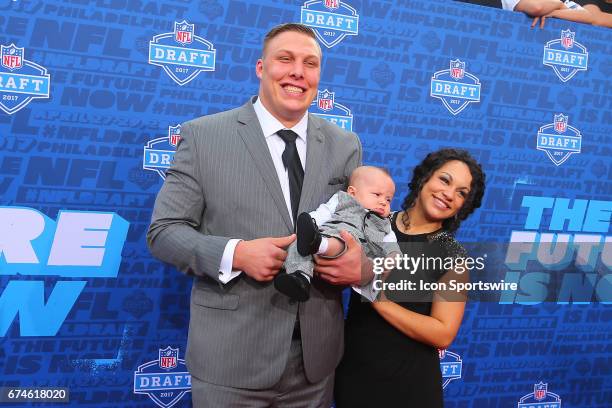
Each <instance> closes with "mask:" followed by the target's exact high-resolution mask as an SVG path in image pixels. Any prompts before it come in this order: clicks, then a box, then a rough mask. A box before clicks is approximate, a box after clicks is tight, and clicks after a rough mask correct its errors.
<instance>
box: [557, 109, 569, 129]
mask: <svg viewBox="0 0 612 408" xmlns="http://www.w3.org/2000/svg"><path fill="white" fill-rule="evenodd" d="M567 118H568V117H567V116H565V115H564V114H562V113H561V114H559V115H555V131H556V132H557V133H565V131H566V130H567Z"/></svg>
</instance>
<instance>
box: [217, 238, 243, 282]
mask: <svg viewBox="0 0 612 408" xmlns="http://www.w3.org/2000/svg"><path fill="white" fill-rule="evenodd" d="M240 241H242V240H241V239H230V240H229V241H227V244H225V249H224V250H223V256H222V257H221V265H219V281H221V283H223V284H225V283H227V282H229V281H231V280H232V279H234V278H235V277H236V276H238V275H240V274H241V273H242V271H233V270H232V264H233V263H234V251H235V250H236V245H238V243H239V242H240Z"/></svg>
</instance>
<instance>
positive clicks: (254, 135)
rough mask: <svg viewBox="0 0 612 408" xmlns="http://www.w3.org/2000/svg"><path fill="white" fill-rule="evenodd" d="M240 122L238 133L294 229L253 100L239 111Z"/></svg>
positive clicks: (290, 228)
mask: <svg viewBox="0 0 612 408" xmlns="http://www.w3.org/2000/svg"><path fill="white" fill-rule="evenodd" d="M238 122H239V123H240V125H239V126H238V134H239V135H240V137H241V138H242V140H243V141H244V144H245V145H246V147H247V149H248V151H249V153H250V154H251V157H252V158H253V161H254V162H255V165H256V166H257V169H258V170H259V174H260V175H261V177H262V178H263V180H264V182H265V183H266V186H267V187H268V191H269V192H270V195H271V196H272V199H273V200H274V203H275V204H276V206H277V207H278V211H279V214H280V215H281V217H282V218H283V221H284V222H285V224H286V225H287V227H288V228H289V230H293V225H292V224H291V218H290V216H289V210H288V209H287V204H286V203H285V198H284V197H283V191H282V190H281V187H280V181H279V179H278V175H277V174H276V169H275V168H274V163H273V162H272V156H271V155H270V149H268V144H267V143H266V139H265V137H264V135H263V132H262V131H261V126H260V125H259V120H258V119H257V115H256V114H255V110H254V109H253V104H252V102H251V101H249V102H247V103H246V104H245V105H244V106H243V107H242V109H240V111H239V112H238ZM302 195H303V194H302Z"/></svg>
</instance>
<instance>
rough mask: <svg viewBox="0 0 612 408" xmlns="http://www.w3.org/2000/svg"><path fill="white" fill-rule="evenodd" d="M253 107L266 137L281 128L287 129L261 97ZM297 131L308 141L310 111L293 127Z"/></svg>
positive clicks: (299, 135) (301, 137) (300, 136)
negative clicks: (267, 107) (268, 108)
mask: <svg viewBox="0 0 612 408" xmlns="http://www.w3.org/2000/svg"><path fill="white" fill-rule="evenodd" d="M253 108H254V109H255V114H256V115H257V120H258V121H259V124H260V125H261V130H262V131H263V134H264V136H265V138H266V139H267V138H269V137H270V136H273V135H275V134H276V132H278V131H279V130H282V129H286V127H285V125H283V124H282V123H281V122H280V121H279V120H278V119H276V118H275V117H274V116H273V115H272V114H271V113H270V112H269V111H268V110H267V109H266V107H265V106H263V103H261V100H260V98H257V100H256V101H255V103H253ZM291 130H293V131H294V132H295V133H297V135H298V137H299V138H300V139H302V140H303V141H304V142H305V141H306V135H307V134H308V112H306V113H304V116H302V119H300V121H299V122H298V123H296V125H295V126H294V127H292V128H291Z"/></svg>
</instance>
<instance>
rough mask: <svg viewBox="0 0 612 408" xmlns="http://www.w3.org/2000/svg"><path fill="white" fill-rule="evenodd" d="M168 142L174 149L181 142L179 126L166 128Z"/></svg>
mask: <svg viewBox="0 0 612 408" xmlns="http://www.w3.org/2000/svg"><path fill="white" fill-rule="evenodd" d="M168 140H169V141H170V145H172V146H174V147H176V146H177V145H178V142H179V140H181V125H176V126H168Z"/></svg>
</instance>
